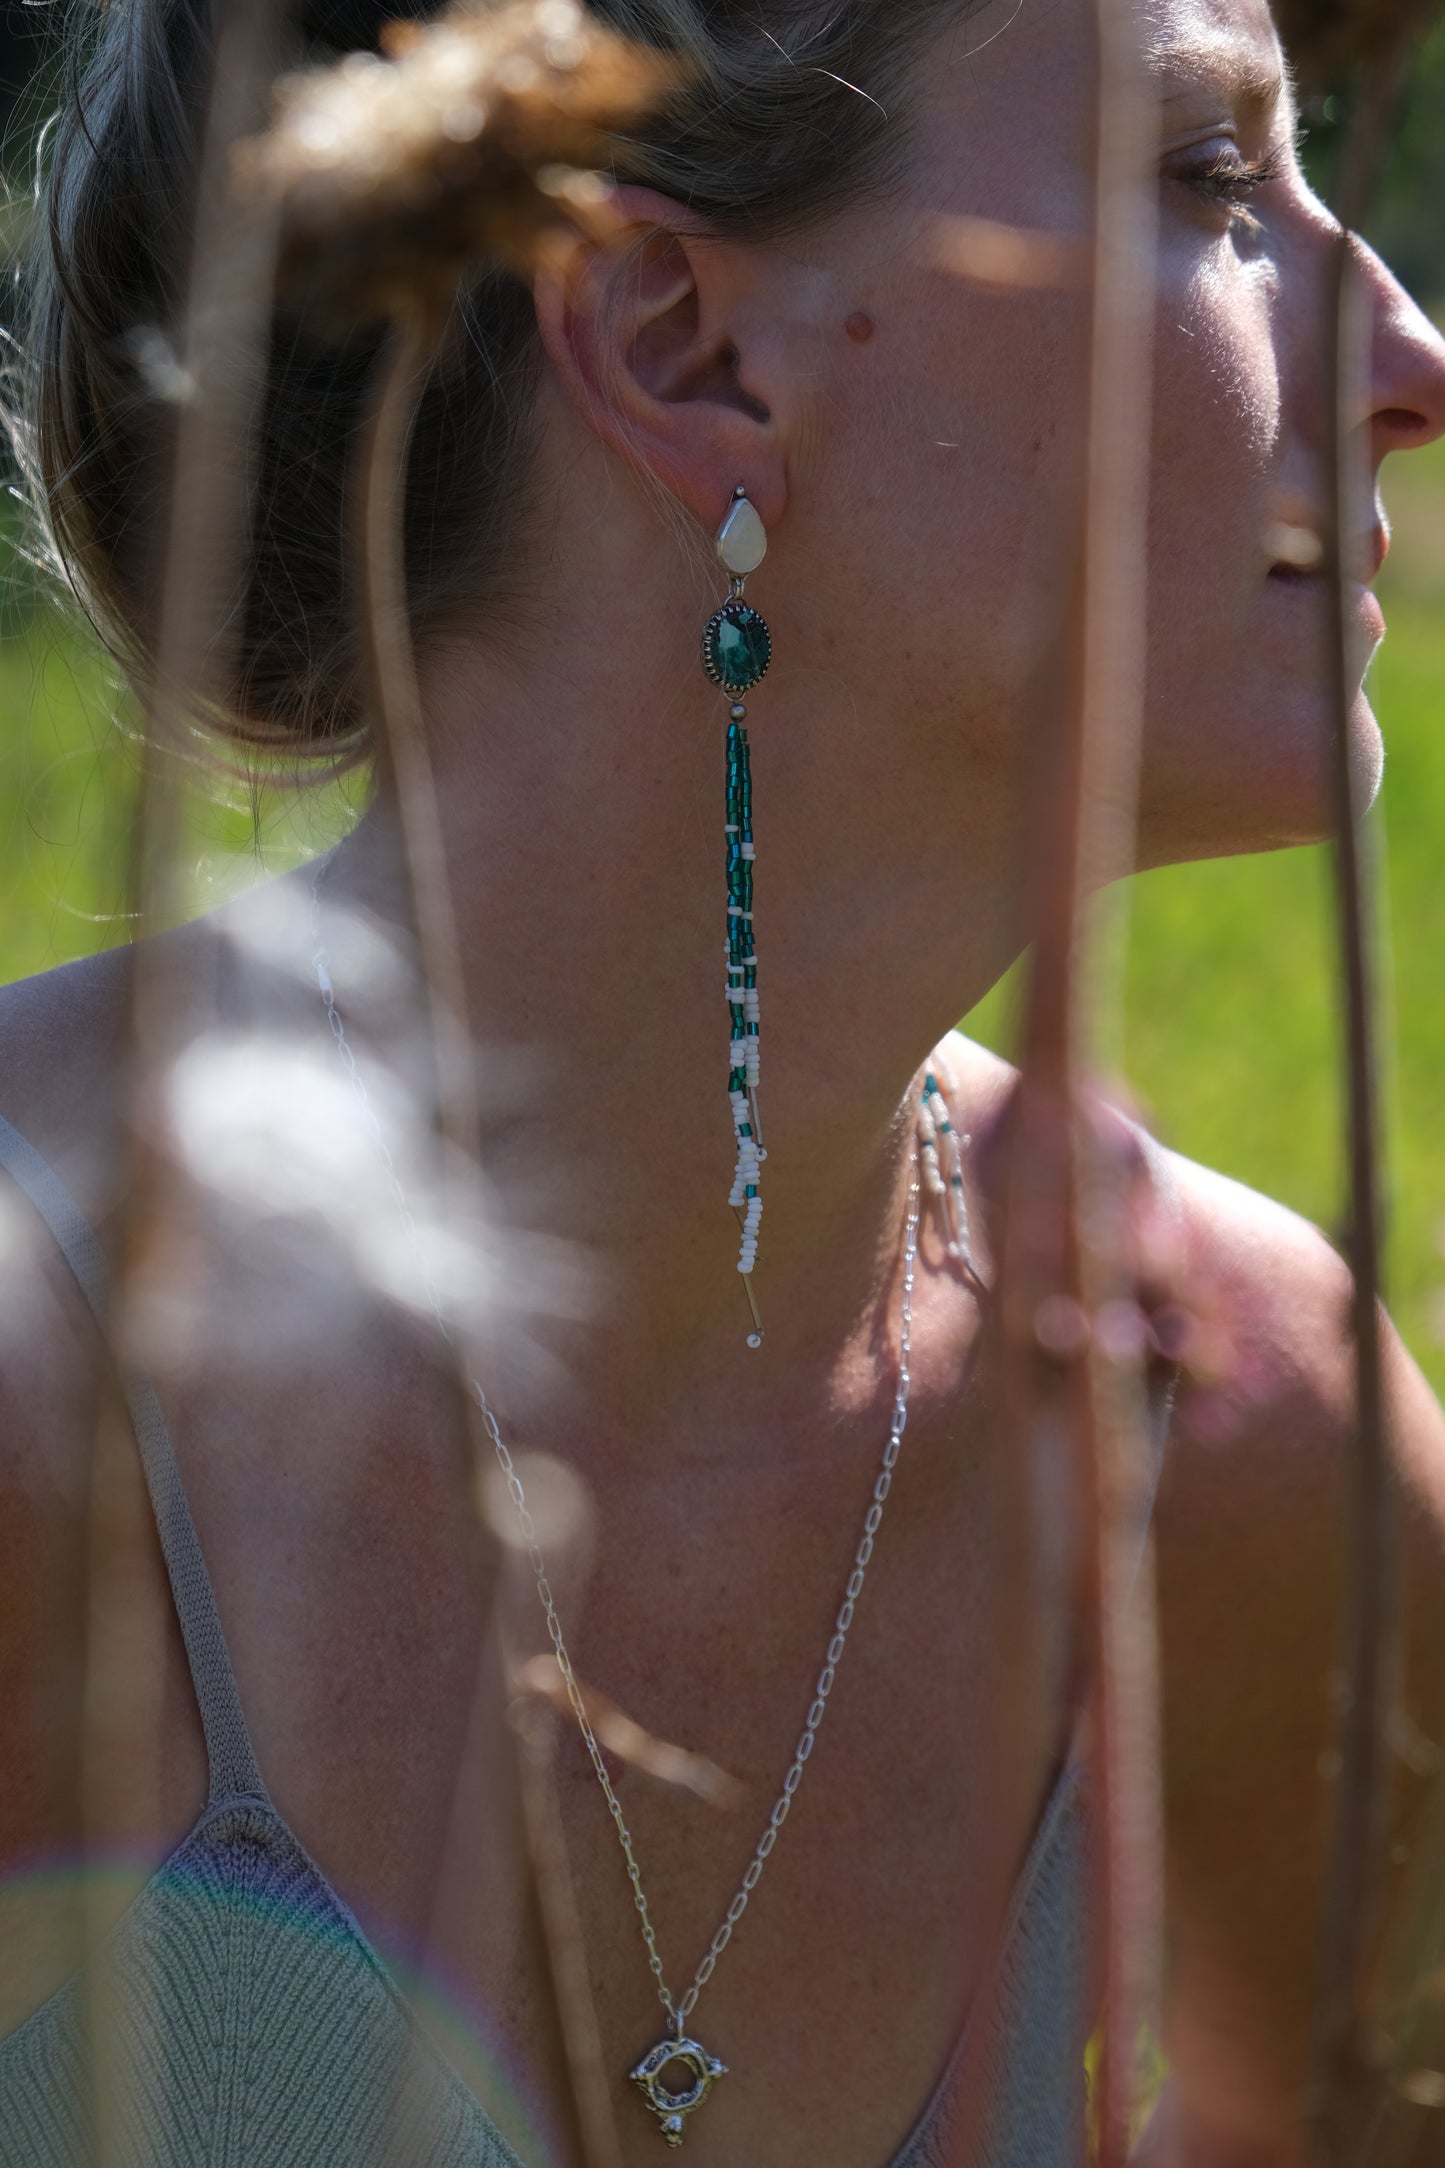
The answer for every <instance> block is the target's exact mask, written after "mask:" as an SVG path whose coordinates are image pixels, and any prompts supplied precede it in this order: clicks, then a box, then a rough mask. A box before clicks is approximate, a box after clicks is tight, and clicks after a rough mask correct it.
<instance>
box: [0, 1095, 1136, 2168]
mask: <svg viewBox="0 0 1445 2168" xmlns="http://www.w3.org/2000/svg"><path fill="white" fill-rule="evenodd" d="M0 1166H3V1167H5V1168H6V1169H7V1170H8V1171H9V1173H10V1174H11V1175H12V1177H13V1178H14V1180H15V1181H16V1182H17V1183H18V1184H19V1186H20V1188H21V1189H22V1190H23V1191H24V1192H25V1194H26V1195H27V1197H28V1198H29V1199H30V1202H31V1203H32V1205H33V1206H34V1207H35V1210H36V1211H37V1212H38V1213H39V1215H40V1217H41V1218H42V1220H44V1221H45V1222H46V1224H47V1225H48V1226H49V1228H50V1230H51V1233H52V1234H53V1235H54V1237H55V1240H56V1242H57V1244H58V1245H59V1247H60V1250H61V1252H62V1254H63V1256H64V1257H65V1259H66V1261H67V1263H68V1264H69V1265H70V1267H71V1270H72V1271H73V1272H74V1274H75V1277H76V1279H77V1281H78V1282H79V1284H80V1287H81V1289H82V1291H83V1293H84V1295H85V1298H86V1300H87V1302H88V1303H89V1305H90V1307H91V1310H92V1311H93V1313H94V1315H95V1317H96V1320H97V1322H98V1323H99V1324H100V1325H101V1327H102V1329H103V1328H104V1322H105V1316H106V1307H107V1290H108V1275H107V1270H106V1264H105V1259H104V1256H103V1254H102V1251H101V1248H100V1244H99V1241H98V1240H97V1238H96V1236H95V1233H94V1231H93V1230H92V1228H91V1227H90V1225H89V1224H88V1222H87V1221H86V1220H85V1219H84V1217H83V1216H82V1214H81V1212H80V1210H79V1207H78V1206H77V1205H76V1204H75V1202H74V1200H73V1199H72V1198H71V1196H70V1195H69V1193H68V1191H67V1190H66V1189H65V1188H64V1186H63V1185H62V1183H61V1182H60V1180H59V1178H58V1176H57V1175H56V1174H55V1173H54V1171H53V1169H52V1168H50V1167H49V1166H48V1165H47V1163H46V1162H45V1161H44V1160H43V1159H42V1158H41V1156H40V1154H39V1153H38V1152H36V1151H35V1149H34V1148H33V1146H31V1145H30V1144H29V1143H27V1142H26V1140H25V1139H24V1138H23V1137H22V1136H21V1135H20V1134H19V1133H18V1131H16V1130H15V1129H13V1128H11V1126H10V1124H9V1123H8V1122H6V1121H4V1120H3V1118H0ZM125 1382H126V1396H127V1401H128V1405H129V1408H130V1413H131V1416H132V1419H133V1421H134V1425H135V1431H136V1437H137V1440H138V1443H139V1446H140V1452H141V1460H142V1465H143V1467H144V1471H145V1479H146V1484H147V1488H148V1490H149V1492H150V1498H151V1504H152V1507H153V1509H154V1512H155V1517H156V1526H157V1529H158V1531H159V1534H160V1540H161V1547H162V1550H163V1552H164V1554H165V1561H166V1569H167V1572H168V1574H169V1576H170V1582H171V1590H172V1594H173V1596H174V1599H175V1606H176V1613H177V1616H178V1618H179V1620H180V1626H181V1632H182V1635H183V1637H184V1641H185V1647H186V1655H187V1659H188V1661H189V1664H190V1669H191V1677H192V1681H193V1683H194V1686H195V1691H196V1699H197V1702H198V1704H199V1707H200V1713H201V1721H202V1724H203V1726H204V1728H205V1737H206V1752H207V1757H208V1762H209V1770H210V1782H209V1796H208V1800H207V1804H206V1808H205V1811H204V1812H203V1814H202V1816H201V1819H200V1820H199V1821H198V1822H197V1824H196V1826H195V1828H194V1829H193V1830H192V1831H191V1833H190V1835H189V1836H188V1837H186V1838H185V1840H184V1841H183V1842H182V1843H181V1844H180V1845H179V1846H178V1847H177V1849H176V1850H175V1851H174V1852H173V1853H172V1854H171V1856H170V1858H169V1859H168V1860H166V1861H165V1862H164V1864H163V1865H162V1866H161V1867H160V1868H159V1869H158V1870H157V1871H156V1873H155V1874H154V1875H153V1876H152V1877H151V1879H150V1881H149V1882H147V1883H146V1885H145V1887H144V1888H143V1889H142V1890H141V1892H140V1894H139V1895H138V1896H137V1897H136V1898H135V1900H134V1902H133V1903H132V1904H131V1905H130V1907H129V1909H128V1910H127V1911H126V1913H125V1914H124V1915H123V1917H122V1918H121V1920H120V1922H119V1923H118V1925H117V1926H116V1928H115V1929H114V1930H113V1932H112V1934H111V1936H110V1938H109V1941H108V1943H107V1945H106V1948H105V1952H104V1955H103V1959H102V1961H101V1962H100V1964H99V1965H98V1967H97V1968H96V1971H95V1973H93V1974H91V1975H88V1976H86V1977H84V1978H82V1977H79V1976H78V1977H76V1978H75V1979H72V1980H71V1981H69V1982H68V1983H67V1984H66V1985H65V1986H64V1987H62V1988H61V1989H60V1990H59V1991H58V1992H57V1993H56V1994H55V1995H53V1996H52V1997H51V1999H50V2000H49V2001H48V2002H46V2003H44V2004H43V2005H42V2006H41V2008H40V2009H39V2010H37V2011H36V2012H35V2013H34V2015H33V2016H31V2017H30V2018H29V2019H27V2020H26V2022H25V2023H24V2024H23V2025H22V2026H21V2027H20V2028H19V2030H18V2031H16V2032H14V2033H12V2034H10V2036H9V2037H8V2038H7V2039H5V2040H3V2041H0V2168H91V2164H92V2163H94V2162H97V2161H100V2162H103V2163H104V2168H521V2164H520V2162H519V2160H518V2156H517V2154H516V2153H515V2152H514V2151H513V2149H512V2147H511V2146H510V2145H509V2144H508V2142H507V2141H506V2139H505V2138H504V2137H503V2136H502V2134H501V2132H500V2131H499V2130H498V2128H497V2126H496V2124H495V2123H494V2122H493V2121H492V2119H491V2118H490V2117H489V2116H488V2114H487V2112H486V2110H485V2109H484V2108H483V2106H482V2105H481V2103H480V2101H478V2100H477V2098H476V2097H475V2095H474V2094H472V2093H471V2092H470V2091H469V2090H468V2089H467V2087H466V2086H465V2085H464V2084H463V2082H462V2080H461V2078H460V2077H459V2076H457V2074H456V2073H455V2072H454V2071H453V2070H452V2069H451V2068H450V2067H449V2065H448V2064H447V2063H446V2062H445V2061H444V2060H443V2058H442V2056H441V2055H440V2054H439V2053H438V2051H437V2050H436V2049H435V2048H434V2047H433V2046H432V2045H431V2044H430V2042H429V2041H428V2040H427V2039H426V2038H425V2037H424V2036H423V2035H422V2034H421V2033H420V2032H419V2031H418V2029H417V2027H416V2025H415V2023H414V2021H413V2020H412V2018H411V2016H410V2013H409V2011H408V2008H407V2005H406V2002H405V2000H404V1998H403V1996H402V1994H401V1992H400V1991H399V1989H398V1987H397V1986H396V1985H395V1983H394V1982H393V1981H392V1979H391V1977H390V1976H389V1974H388V1973H387V1971H386V1968H385V1967H384V1966H383V1964H382V1963H381V1961H380V1959H379V1958H378V1957H377V1955H376V1953H375V1952H374V1951H373V1949H372V1948H371V1946H370V1944H369V1943H368V1941H367V1939H366V1936H365V1935H364V1933H363V1932H362V1929H361V1927H360V1926H359V1924H358V1923H357V1921H356V1919H355V1918H354V1917H353V1915H352V1914H351V1912H350V1911H349V1910H348V1909H347V1907H346V1906H345V1905H344V1904H343V1903H342V1902H341V1900H340V1898H338V1897H337V1896H336V1894H335V1892H334V1891H333V1890H332V1889H331V1887H330V1885H329V1884H328V1883H327V1881H326V1879H325V1877H324V1876H323V1875H322V1873H321V1871H320V1869H319V1868H318V1867H317V1866H316V1865H315V1864H314V1862H313V1861H312V1860H311V1859H309V1858H308V1856H307V1854H306V1852H305V1851H304V1850H303V1848H302V1847H301V1845H300V1844H299V1843H298V1841H297V1839H296V1838H295V1837H294V1836H293V1835H292V1833H291V1831H290V1830H289V1829H288V1828H287V1826H286V1824H285V1823H284V1822H283V1821H282V1819H281V1817H280V1815H279V1814H278V1813H277V1811H276V1809H275V1807H274V1806H273V1804H272V1802H271V1799H270V1797H269V1795H268V1793H267V1791H266V1786H265V1783H264V1781H263V1779H262V1777H261V1772H260V1770H259V1769H258V1767H257V1765H256V1759H255V1756H254V1754H253V1752H252V1749H251V1741H250V1737H249V1735H248V1733H247V1730H246V1723H245V1718H244V1716H243V1714H242V1710H241V1703H240V1698H239V1696H238V1694H237V1691H236V1682H235V1678H234V1675H233V1673H232V1670H231V1662H230V1657H229V1654H228V1653H227V1649H226V1639H225V1635H224V1633H223V1631H222V1628H221V1622H220V1619H219V1617H218V1615H217V1612H216V1603H215V1597H214V1594H213V1593H212V1589H211V1582H210V1576H209V1574H208V1573H207V1571H206V1565H205V1560H204V1558H203V1557H202V1555H201V1547H200V1544H199V1542H198V1540H197V1537H196V1531H195V1526H194V1523H193V1522H192V1519H191V1514H190V1508H189V1506H188V1505H187V1503H186V1495H185V1491H184V1488H183V1486H182V1483H181V1479H180V1473H179V1470H178V1469H177V1467H176V1462H175V1456H174V1454H173V1452H172V1449H171V1445H170V1440H169V1438H168V1436H167V1433H166V1427H165V1423H164V1420H163V1418H162V1415H161V1410H160V1405H159V1402H158V1401H157V1399H156V1395H155V1393H154V1391H153V1389H152V1388H151V1386H150V1385H149V1384H148V1383H147V1382H146V1381H145V1380H144V1379H142V1378H138V1377H133V1378H130V1379H128V1380H126V1381H125ZM1169 1397H1170V1396H1169V1395H1168V1394H1161V1395H1159V1396H1157V1398H1156V1401H1155V1403H1154V1406H1153V1410H1152V1413H1153V1416H1154V1423H1153V1428H1154V1432H1155V1442H1156V1446H1157V1448H1158V1450H1159V1451H1161V1452H1162V1447H1163V1439H1164V1435H1165V1432H1166V1430H1167V1426H1168V1418H1169ZM1087 1843H1088V1831H1087V1817H1086V1813H1085V1808H1084V1800H1083V1790H1082V1780H1081V1777H1080V1773H1079V1770H1078V1767H1077V1765H1076V1764H1075V1763H1074V1762H1072V1761H1071V1762H1070V1763H1069V1764H1067V1765H1066V1766H1065V1768H1064V1770H1063V1771H1062V1773H1061V1774H1060V1776H1059V1778H1058V1781H1057V1783H1056V1785H1055V1787H1054V1790H1053V1792H1052V1794H1051V1796H1050V1799H1049V1802H1048V1806H1047V1808H1046V1810H1045V1812H1044V1815H1043V1818H1042V1821H1041V1823H1040V1825H1039V1829H1038V1831H1037V1833H1036V1835H1035V1838H1034V1842H1033V1845H1032V1847H1031V1850H1030V1852H1029V1856H1028V1860H1027V1862H1026V1864H1025V1867H1024V1870H1023V1872H1022V1874H1021V1875H1020V1878H1019V1882H1018V1885H1017V1888H1016V1891H1015V1895H1014V1901H1013V1907H1012V1911H1011V1915H1010V1920H1009V1924H1008V1929H1007V1934H1006V1937H1005V1942H1004V1947H1003V1954H1002V1958H1001V1961H1000V1968H999V1975H998V1991H997V1994H996V1996H995V1998H994V2000H993V2002H992V2005H991V2007H990V2008H989V2009H988V2010H986V2011H985V2010H980V2011H979V2012H978V2013H977V2014H976V2017H975V2019H974V2021H973V2022H972V2023H971V2024H970V2027H969V2029H968V2031H967V2032H966V2033H965V2036H964V2039H963V2041H962V2042H961V2043H960V2046H959V2049H958V2051H957V2053H956V2054H955V2056H954V2058H953V2060H952V2062H951V2063H950V2066H949V2069H948V2071H947V2073H946V2074H945V2076H944V2078H943V2080H942V2082H941V2084H940V2085H939V2087H938V2090H937V2092H936V2094H935V2096H934V2098H933V2100H932V2101H931V2102H930V2103H929V2105H928V2107H927V2108H926V2109H925V2111H924V2113H923V2115H922V2116H921V2118H920V2120H919V2122H918V2123H917V2125H916V2126H915V2129H914V2131H913V2134H912V2136H911V2137H910V2138H909V2140H908V2142H907V2144H906V2145H905V2146H904V2148H903V2150H902V2152H900V2153H899V2154H898V2155H897V2156H896V2157H895V2159H894V2160H893V2161H892V2162H890V2163H888V2168H938V2164H941V2163H943V2162H945V2161H949V2162H951V2161H952V2159H953V2157H954V2156H953V2155H952V2154H951V2153H950V2152H949V2150H948V2141H949V2133H950V2130H951V2128H952V2124H953V2119H954V2114H955V2102H956V2099H957V2096H958V2091H959V2087H960V2084H961V2083H962V2082H963V2080H964V2074H965V2073H967V2085H968V2091H969V2095H970V2098H976V2097H977V2095H976V2093H975V2078H976V2075H977V2073H978V2072H979V2071H982V2073H983V2078H984V2086H983V2097H984V2098H985V2101H986V2115H985V2121H984V2124H983V2127H982V2130H981V2133H980V2145H981V2150H979V2149H978V2148H977V2147H976V2148H975V2155H974V2168H1076V2164H1077V2163H1078V2162H1080V2161H1082V2159H1083V2147H1084V2105H1085V2103H1084V2081H1083V2052H1084V2046H1085V2043H1086V2040H1087V2037H1088V2034H1089V2031H1090V2012H1089V2007H1088V2005H1089V1981H1090V1977H1091V1965H1090V1960H1089V1952H1088V1935H1087V1917H1086V1910H1087V1908H1086V1903H1085V1895H1086V1888H1087V1874H1086V1860H1087ZM97 2109H98V2112H99V2114H100V2115H101V2116H102V2117H103V2127H98V2126H97V2122H96V2120H95V2118H96V2112H97ZM739 2168H741V2164H739ZM800 2168H827V2164H826V2163H823V2162H800Z"/></svg>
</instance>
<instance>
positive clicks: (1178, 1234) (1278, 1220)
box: [937, 1031, 1351, 1397]
mask: <svg viewBox="0 0 1445 2168" xmlns="http://www.w3.org/2000/svg"><path fill="white" fill-rule="evenodd" d="M937 1059H938V1060H939V1062H940V1064H941V1065H942V1066H943V1067H944V1068H945V1069H946V1070H947V1072H948V1073H949V1075H950V1076H951V1078H952V1081H953V1084H954V1089H955V1092H956V1094H957V1100H958V1104H959V1106H960V1108H961V1109H962V1110H963V1119H964V1121H965V1124H966V1126H967V1128H968V1130H969V1132H970V1134H971V1138H972V1154H971V1156H972V1158H973V1160H974V1164H975V1167H976V1171H977V1179H978V1181H979V1184H980V1187H981V1190H982V1193H983V1195H984V1197H985V1199H986V1201H988V1202H990V1203H992V1202H995V1201H998V1202H1001V1201H1002V1189H1003V1184H1004V1180H1005V1163H1006V1154H1007V1147H1008V1139H1009V1136H1010V1132H1011V1124H1012V1119H1013V1116H1014V1111H1015V1107H1016V1101H1017V1092H1018V1085H1019V1074H1018V1071H1017V1069H1016V1068H1015V1067H1014V1066H1013V1064H1012V1063H1010V1062H1008V1061H1005V1060H1004V1059H1003V1058H1002V1057H1001V1056H1000V1055H998V1054H995V1053H993V1052H991V1051H990V1049H988V1048H987V1047H984V1046H981V1045H979V1044H978V1043H977V1042H976V1041H974V1040H971V1039H968V1038H966V1037H965V1036H964V1035H963V1034H962V1032H958V1031H955V1032H952V1033H950V1034H949V1036H948V1038H947V1039H946V1040H944V1041H943V1043H942V1045H941V1046H940V1047H939V1049H938V1052H937ZM1094 1112H1095V1116H1096V1119H1097V1121H1098V1122H1099V1124H1100V1126H1101V1128H1102V1129H1103V1131H1104V1132H1105V1135H1106V1137H1107V1139H1108V1141H1109V1142H1110V1143H1111V1144H1112V1145H1113V1146H1114V1147H1115V1149H1116V1151H1117V1155H1118V1158H1119V1162H1120V1165H1121V1168H1122V1169H1123V1170H1124V1171H1125V1172H1127V1173H1129V1174H1130V1175H1133V1176H1136V1177H1137V1178H1138V1179H1139V1181H1140V1182H1141V1184H1142V1185H1143V1187H1144V1190H1145V1191H1146V1193H1147V1198H1148V1204H1149V1207H1150V1211H1149V1220H1150V1225H1149V1229H1148V1246H1149V1252H1150V1254H1149V1259H1148V1265H1149V1269H1148V1272H1147V1275H1146V1277H1147V1279H1148V1280H1149V1282H1150V1284H1151V1287H1153V1288H1157V1289H1158V1291H1159V1292H1160V1294H1161V1295H1162V1296H1169V1297H1172V1298H1173V1301H1172V1303H1171V1307H1173V1308H1177V1309H1179V1310H1182V1311H1192V1312H1197V1313H1198V1316H1197V1319H1196V1322H1197V1323H1198V1324H1199V1325H1200V1327H1201V1329H1202V1328H1203V1327H1204V1326H1205V1325H1206V1324H1207V1325H1208V1326H1209V1327H1210V1331H1211V1333H1212V1336H1213V1337H1212V1340H1211V1346H1212V1347H1213V1349H1214V1354H1213V1357H1212V1367H1217V1366H1218V1363H1219V1362H1220V1361H1222V1359H1223V1356H1222V1351H1221V1350H1220V1348H1219V1344H1218V1340H1219V1333H1220V1331H1221V1330H1222V1329H1223V1328H1224V1327H1225V1325H1226V1324H1228V1325H1230V1326H1231V1328H1232V1331H1233V1334H1234V1336H1235V1337H1237V1338H1240V1339H1242V1340H1247V1341H1249V1342H1252V1343H1255V1344H1262V1343H1268V1344H1269V1345H1270V1346H1272V1347H1273V1348H1274V1349H1275V1350H1276V1353H1277V1357H1278V1361H1277V1363H1276V1365H1275V1382H1276V1384H1282V1383H1283V1382H1284V1381H1285V1377H1286V1374H1287V1372H1288V1371H1289V1370H1290V1369H1293V1370H1294V1371H1296V1372H1299V1373H1306V1372H1307V1373H1309V1374H1310V1375H1311V1376H1312V1377H1313V1379H1314V1382H1315V1386H1316V1389H1317V1390H1318V1392H1319V1393H1320V1394H1322V1395H1324V1396H1326V1397H1333V1396H1335V1395H1337V1394H1338V1393H1339V1392H1340V1391H1341V1389H1342V1388H1348V1386H1349V1378H1348V1375H1347V1374H1346V1373H1347V1371H1348V1352H1349V1300H1350V1289H1351V1281H1350V1274H1349V1271H1348V1268H1347V1267H1346V1265H1345V1263H1344V1260H1343V1259H1342V1257H1341V1256H1340V1254H1339V1252H1338V1250H1336V1248H1335V1247H1334V1245H1333V1244H1332V1243H1331V1242H1330V1241H1329V1240H1328V1238H1327V1237H1326V1236H1325V1234H1324V1233H1323V1232H1322V1231H1321V1229H1320V1228H1319V1227H1317V1226H1315V1225H1313V1224H1312V1223H1311V1222H1310V1221H1309V1220H1307V1219H1305V1218H1303V1217H1302V1216H1301V1215H1300V1214H1299V1213H1297V1212H1294V1211H1292V1210H1290V1208H1289V1207H1288V1206H1287V1205H1283V1204H1280V1203H1278V1202H1277V1201H1276V1200H1275V1199H1273V1198H1271V1197H1268V1196H1266V1195H1264V1194H1263V1193H1262V1192H1261V1191H1259V1190H1255V1189H1250V1188H1248V1187H1247V1186H1246V1185H1245V1184H1244V1183H1242V1182H1239V1181H1236V1180H1234V1179H1232V1178H1231V1177H1230V1176H1229V1175H1226V1174H1220V1173H1218V1172H1217V1171H1216V1170H1214V1169H1213V1168H1210V1167H1206V1166H1203V1165H1201V1164H1199V1163H1198V1162H1197V1161H1195V1160H1192V1159H1188V1158H1186V1157H1185V1156H1184V1155H1183V1153H1181V1152H1176V1151H1174V1150H1172V1149H1171V1148H1170V1147H1169V1146H1168V1145H1166V1144H1164V1143H1162V1142H1160V1140H1159V1139H1158V1138H1157V1137H1156V1136H1154V1135H1153V1134H1152V1132H1151V1131H1150V1130H1149V1129H1148V1128H1147V1127H1146V1126H1145V1125H1144V1124H1143V1123H1142V1122H1141V1121H1139V1120H1138V1119H1137V1118H1136V1116H1135V1115H1133V1114H1132V1113H1131V1112H1130V1111H1129V1110H1128V1109H1127V1108H1125V1107H1124V1106H1122V1105H1120V1104H1118V1103H1117V1102H1113V1101H1107V1100H1106V1101H1103V1102H1096V1103H1095V1107H1094ZM1182 1326H1183V1320H1182V1318H1181V1317H1179V1316H1172V1317H1171V1318H1170V1320H1169V1324H1168V1329H1171V1330H1173V1331H1175V1332H1178V1331H1180V1330H1181V1329H1182ZM1198 1352H1199V1353H1200V1355H1201V1358H1202V1357H1203V1356H1204V1355H1205V1353H1206V1352H1208V1351H1206V1350H1205V1349H1204V1348H1203V1345H1202V1340H1201V1345H1200V1348H1199V1351H1198ZM1281 1366H1283V1367H1281ZM1246 1367H1248V1366H1246ZM1250 1375H1251V1377H1252V1378H1253V1380H1254V1383H1255V1385H1256V1386H1258V1385H1260V1384H1262V1383H1263V1382H1264V1380H1263V1377H1262V1374H1261V1373H1259V1372H1258V1371H1257V1370H1251V1371H1250Z"/></svg>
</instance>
